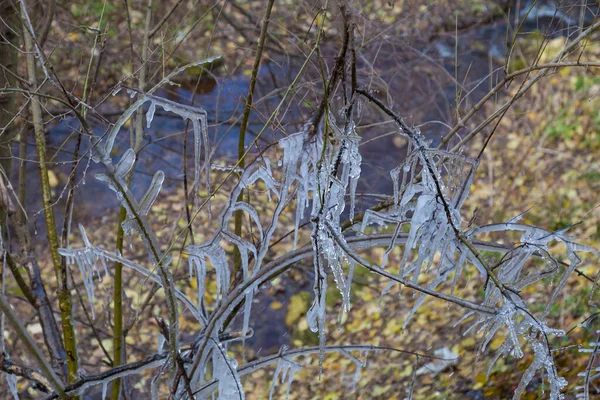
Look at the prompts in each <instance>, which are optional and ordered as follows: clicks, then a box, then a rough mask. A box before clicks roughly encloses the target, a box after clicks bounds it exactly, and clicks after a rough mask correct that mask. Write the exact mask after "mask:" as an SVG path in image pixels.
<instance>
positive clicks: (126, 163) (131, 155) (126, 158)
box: [115, 149, 135, 179]
mask: <svg viewBox="0 0 600 400" xmlns="http://www.w3.org/2000/svg"><path fill="white" fill-rule="evenodd" d="M134 163H135V151H134V150H133V149H129V150H127V151H126V152H125V154H123V156H122V157H121V159H120V160H119V163H118V164H117V166H116V167H115V176H116V177H117V178H119V179H125V177H126V176H127V174H128V173H129V171H131V167H132V166H133V164H134Z"/></svg>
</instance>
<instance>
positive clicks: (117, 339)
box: [111, 171, 133, 400]
mask: <svg viewBox="0 0 600 400" xmlns="http://www.w3.org/2000/svg"><path fill="white" fill-rule="evenodd" d="M131 173H132V174H133V171H132V172H131ZM126 218H127V210H125V207H123V206H121V210H120V211H119V222H118V223H117V225H118V226H117V242H116V249H117V252H118V253H119V254H123V239H124V237H125V233H124V232H123V222H125V219H126ZM113 303H114V309H113V311H114V317H113V326H114V330H113V364H114V365H115V366H118V365H121V364H122V363H123V359H124V356H125V346H124V345H125V335H124V332H123V264H122V263H121V262H116V263H115V272H114V288H113ZM120 394H121V380H120V379H117V380H116V381H115V382H114V383H113V386H112V389H111V399H112V400H119V396H120Z"/></svg>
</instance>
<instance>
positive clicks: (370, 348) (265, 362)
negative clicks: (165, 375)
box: [196, 344, 447, 398]
mask: <svg viewBox="0 0 600 400" xmlns="http://www.w3.org/2000/svg"><path fill="white" fill-rule="evenodd" d="M321 350H322V348H321V347H320V346H313V347H303V348H300V349H294V350H284V351H280V352H279V353H276V354H273V355H270V356H267V357H264V358H261V359H258V360H255V361H252V362H249V363H247V364H244V365H243V366H242V367H240V368H239V369H238V371H237V372H238V374H239V375H240V376H244V375H248V374H251V373H253V372H255V371H258V370H260V369H263V368H265V367H267V366H269V365H273V364H277V363H279V362H280V361H281V360H289V359H293V358H298V357H307V356H312V355H315V354H319V353H320V352H321ZM323 350H324V352H325V353H326V354H333V353H337V354H341V355H343V356H345V357H348V358H350V359H351V360H352V361H354V362H356V358H355V357H353V356H351V355H350V353H349V352H351V351H358V352H364V353H368V352H377V351H388V352H394V353H400V354H406V355H407V356H415V357H423V358H426V359H433V360H442V361H446V360H447V359H444V358H441V357H436V356H430V355H427V354H421V353H417V352H413V351H408V350H401V349H398V348H395V347H391V346H375V345H360V344H357V345H332V346H325V347H324V349H323ZM288 383H290V382H289V381H288ZM217 386H218V380H213V381H211V382H208V383H206V384H205V385H204V386H202V387H201V388H199V389H198V391H197V392H196V396H197V397H198V398H209V397H210V394H211V393H213V392H214V391H215V390H217Z"/></svg>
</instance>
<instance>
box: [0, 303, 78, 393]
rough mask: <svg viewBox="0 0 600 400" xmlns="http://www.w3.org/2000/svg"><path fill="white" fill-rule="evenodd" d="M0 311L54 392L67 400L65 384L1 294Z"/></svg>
mask: <svg viewBox="0 0 600 400" xmlns="http://www.w3.org/2000/svg"><path fill="white" fill-rule="evenodd" d="M0 311H2V312H3V313H4V315H6V317H7V319H8V322H10V324H11V325H12V326H13V328H14V329H15V331H16V333H17V336H18V337H19V339H21V341H22V342H23V345H24V346H25V350H26V351H27V352H28V353H29V355H30V356H31V357H33V358H34V359H35V361H36V363H37V364H38V366H39V367H40V370H41V371H42V372H43V373H44V376H45V377H46V378H47V379H48V381H49V382H50V385H52V388H53V389H54V391H55V392H56V393H58V395H59V396H60V398H61V399H67V398H68V397H67V395H66V394H65V391H64V389H63V383H62V382H61V381H60V378H59V377H58V376H57V375H56V373H55V372H54V370H53V369H52V367H51V366H50V363H48V360H47V359H46V357H45V356H44V353H43V352H42V350H41V349H40V348H39V347H38V345H37V344H36V343H35V341H34V340H33V338H32V337H31V336H30V335H29V332H27V328H25V327H24V326H23V324H22V323H21V320H20V318H19V317H18V316H17V314H15V312H14V311H13V309H12V307H11V306H10V304H9V303H8V301H7V300H6V297H4V295H3V294H0Z"/></svg>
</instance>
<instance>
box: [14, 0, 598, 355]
mask: <svg viewBox="0 0 600 400" xmlns="http://www.w3.org/2000/svg"><path fill="white" fill-rule="evenodd" d="M577 3H581V1H569V2H563V6H561V7H559V8H557V6H556V4H555V3H554V2H553V1H540V2H539V4H538V6H537V7H535V8H533V9H532V10H531V11H530V12H529V14H528V16H527V22H526V23H525V25H524V27H523V31H524V32H531V31H533V30H540V31H542V32H543V31H545V30H548V29H549V27H550V25H551V21H556V19H557V18H559V19H560V18H562V21H563V22H561V23H560V24H558V25H557V24H555V23H553V24H552V29H560V31H557V33H556V34H561V35H569V34H572V33H573V32H575V31H576V30H577V29H578V26H579V24H580V21H581V20H582V18H583V20H584V22H585V23H587V24H589V23H590V22H591V21H592V20H593V16H594V13H595V12H597V11H598V6H597V5H594V6H593V7H592V6H588V7H587V8H586V9H583V10H584V12H583V13H581V10H582V8H581V7H580V6H578V7H571V6H574V5H576V4H577ZM589 3H593V2H591V1H590V2H589ZM519 4H520V6H521V8H520V11H519V15H521V16H522V17H525V15H526V13H527V10H528V9H529V8H530V6H531V4H532V3H531V2H527V1H520V2H519ZM594 4H596V3H594ZM507 29H508V27H507V24H506V21H505V19H503V18H502V19H499V20H498V21H491V22H488V23H486V24H485V25H479V26H473V27H470V28H467V29H464V30H461V31H459V32H458V36H455V33H454V32H448V33H439V34H438V35H437V36H436V37H435V38H434V39H433V40H427V41H425V40H422V39H419V38H415V39H414V40H411V41H409V42H407V41H406V40H404V39H403V38H386V39H385V40H381V41H380V42H378V43H377V44H376V45H371V46H367V47H366V48H364V49H363V50H362V55H363V57H364V59H365V60H369V62H370V63H371V67H372V69H373V70H374V71H376V72H377V76H375V75H374V74H372V73H371V72H369V69H368V68H367V64H366V63H364V62H359V64H360V65H359V72H360V73H364V74H365V76H361V77H359V79H362V78H365V81H370V82H372V87H375V88H379V89H380V91H381V94H382V96H383V95H387V96H388V99H389V100H390V101H391V102H392V103H393V108H394V109H395V111H397V112H398V114H399V115H402V116H405V117H406V120H407V122H409V123H411V124H415V125H419V126H420V127H421V131H422V132H423V133H424V134H425V135H427V137H429V138H430V139H431V140H432V141H434V142H435V141H436V140H439V138H440V137H441V135H442V134H443V133H444V132H447V128H446V127H445V126H446V125H452V123H453V122H454V121H455V115H456V111H455V104H456V103H455V100H456V93H457V88H462V91H463V92H469V96H468V99H467V100H465V102H464V106H465V107H466V108H468V105H469V104H473V103H474V102H476V101H477V100H478V99H480V98H481V97H482V96H483V95H484V94H485V93H486V92H487V90H488V89H489V86H490V84H489V83H487V82H486V80H490V82H491V81H493V80H494V79H498V78H499V77H500V75H499V74H501V71H500V70H499V69H498V67H500V66H501V65H502V64H503V62H504V57H505V54H506V50H507V45H506V38H507ZM509 33H510V31H509ZM456 60H458V63H457V62H456ZM295 63H296V62H295V61H293V59H292V61H290V59H282V60H280V62H278V63H274V62H273V63H267V64H266V65H264V66H263V67H262V68H261V71H260V76H259V78H260V79H259V84H258V89H257V91H258V93H257V95H256V97H255V98H257V99H261V98H263V97H264V98H267V97H265V96H267V94H269V93H273V92H274V91H276V90H277V89H279V88H285V87H287V84H288V83H289V82H290V81H291V79H292V78H293V75H294V74H295V72H296V71H297V70H298V66H297V65H295ZM217 75H218V72H217ZM490 77H491V78H490ZM482 81H483V82H484V83H483V84H479V83H481V82H482ZM194 83H195V82H194ZM248 84H249V79H248V77H247V76H245V75H243V74H240V75H236V76H230V77H225V78H220V77H216V79H205V80H203V81H201V84H200V86H199V88H198V89H197V90H195V91H194V87H195V85H194V84H190V85H184V87H181V88H177V89H175V90H169V91H163V92H162V93H160V94H159V95H161V96H166V97H169V98H171V99H173V100H177V101H179V102H182V103H186V104H190V103H191V99H192V98H194V104H195V105H199V106H202V107H203V108H204V109H206V111H207V113H208V116H209V125H210V137H211V141H212V142H213V149H214V159H215V160H218V159H223V158H229V159H233V158H234V155H235V154H236V153H237V140H238V134H239V130H238V126H237V125H235V124H232V123H231V121H233V120H235V119H236V118H238V117H239V116H240V115H241V113H242V111H243V110H242V109H243V102H244V100H245V94H246V92H247V88H248ZM478 84H479V85H478ZM280 96H281V92H279V93H278V94H276V95H274V96H270V97H268V99H267V100H264V101H262V102H261V103H259V105H258V111H259V112H256V113H253V114H252V119H251V123H250V127H249V132H250V135H248V136H249V137H248V143H250V141H251V140H252V139H253V135H254V134H256V133H257V132H258V131H259V130H260V129H261V127H262V125H261V121H263V120H264V114H265V113H267V112H269V111H270V110H272V109H273V108H274V105H276V104H277V102H278V101H279V100H280ZM261 114H263V115H261ZM309 115H310V114H309V112H308V111H307V109H303V108H302V107H299V106H294V107H292V108H290V109H289V110H288V111H287V113H286V120H285V121H283V123H284V124H285V126H287V127H288V130H290V129H293V128H292V127H296V128H298V127H299V126H300V125H301V124H302V123H303V122H305V121H306V118H307V116H309ZM109 118H110V119H114V118H115V117H114V116H111V117H109ZM375 122H376V119H375V117H373V116H369V115H365V116H364V117H363V120H362V121H361V123H360V125H362V126H366V125H369V124H374V123H375ZM48 128H49V131H48V135H47V140H48V148H49V149H50V151H56V153H55V158H54V160H55V161H57V162H58V165H57V167H56V168H54V169H53V170H54V173H55V174H56V175H57V176H58V178H59V180H60V181H61V183H63V184H64V182H65V179H66V176H67V175H68V173H69V168H70V164H69V162H70V161H71V159H72V152H73V149H74V146H75V140H74V136H75V133H74V132H76V130H77V122H76V120H74V119H64V120H60V121H58V122H55V123H51V124H49V125H48ZM184 129H185V123H184V121H182V120H181V118H179V117H177V116H174V115H169V114H168V113H164V112H163V113H159V112H157V114H156V116H155V118H154V121H153V124H152V127H151V128H150V129H148V130H147V132H146V139H145V148H144V150H143V152H144V154H142V156H141V160H142V162H140V163H138V165H137V168H136V180H135V184H134V187H133V191H134V193H137V194H138V195H141V193H142V192H143V191H144V190H145V189H146V188H147V186H148V184H149V182H150V179H151V177H152V174H153V172H154V171H156V170H158V169H162V170H163V171H164V172H165V175H166V179H165V185H166V187H165V190H169V189H170V188H174V187H176V186H179V185H181V183H182V149H183V147H182V135H181V132H183V131H184ZM96 130H97V132H96V133H97V134H102V133H103V128H101V127H99V126H98V128H97V129H96ZM289 132H293V130H290V131H289ZM360 132H361V135H362V143H363V145H362V147H361V152H362V156H363V168H362V171H363V173H362V177H361V183H360V186H359V192H369V193H374V192H375V193H388V194H389V193H390V192H391V179H390V178H389V171H390V169H392V168H394V167H396V166H397V165H398V164H399V163H400V162H401V160H402V158H403V156H404V151H405V149H404V143H403V142H402V141H401V140H398V136H397V135H392V134H389V133H392V132H394V127H393V126H392V125H391V124H383V125H382V124H379V125H372V126H370V127H369V128H362V129H361V130H360ZM189 135H190V136H189V137H190V141H191V137H192V135H191V132H190V133H189ZM128 136H129V135H128V133H127V132H125V131H124V132H123V134H122V135H120V137H119V139H118V141H117V143H116V146H115V149H116V153H117V154H122V152H123V151H125V150H126V149H127V148H128V147H129V139H128ZM263 138H264V140H265V141H261V142H260V143H261V145H264V144H265V143H267V142H270V141H273V140H275V139H277V133H276V132H267V133H266V134H265V135H264V136H263ZM85 147H87V144H86V146H85ZM188 147H189V150H188V154H190V156H191V149H192V146H191V142H190V145H189V146H188ZM59 148H60V151H57V149H59ZM28 152H29V155H30V156H29V157H30V159H36V157H35V149H34V144H33V143H31V144H30V146H29V148H28ZM15 154H17V150H16V149H15ZM190 161H191V160H190ZM190 165H192V162H190ZM28 169H29V170H28V174H29V175H28V176H29V179H30V181H28V190H29V192H30V195H29V196H28V198H29V199H30V200H31V202H30V203H29V204H27V208H28V209H29V210H33V211H34V212H35V211H38V210H41V204H40V200H39V199H40V198H41V195H40V193H39V188H40V185H39V181H38V180H39V174H38V173H37V165H36V164H35V163H33V162H32V163H29V165H28ZM85 169H86V176H85V178H84V177H83V175H82V173H83V170H84V168H83V167H81V168H80V170H81V171H80V174H79V178H80V179H81V183H80V184H79V185H78V188H77V192H76V197H77V201H78V204H79V205H78V207H77V209H76V210H75V212H74V215H73V222H74V223H77V222H82V223H84V224H85V222H86V221H88V220H90V219H96V218H99V217H102V216H103V215H106V214H107V213H115V212H116V210H117V209H118V202H117V199H116V197H115V195H114V193H113V192H111V191H110V190H108V189H107V188H106V186H105V185H104V184H103V183H101V182H98V181H96V180H95V179H94V174H95V173H97V172H100V169H99V167H97V166H96V165H94V164H93V163H90V165H89V166H87V167H86V168H85ZM61 187H62V185H59V186H58V187H57V189H56V190H57V193H56V195H57V196H59V195H61V192H60V188H61ZM65 197H66V194H65V193H62V196H59V200H58V203H59V206H58V207H56V208H55V209H56V210H57V212H60V210H61V209H63V207H61V206H60V204H61V203H63V202H64V199H65ZM366 205H367V204H366V203H359V205H358V206H359V208H360V207H365V206H366ZM61 220H62V216H61V215H58V221H59V223H60V224H62V223H61V222H60V221H61ZM35 224H36V228H37V236H38V237H39V238H41V239H42V240H43V238H44V236H45V235H44V227H43V226H44V222H43V218H42V214H41V213H38V214H37V218H36V222H35ZM309 286H310V285H309V284H307V286H306V287H294V288H289V287H286V288H285V289H284V290H282V291H281V292H279V294H277V295H276V297H275V298H274V297H270V298H265V296H263V297H262V298H261V296H260V295H259V296H257V301H258V303H257V304H255V306H254V307H255V313H254V316H255V317H256V318H257V319H256V320H254V321H252V322H253V325H254V327H255V332H256V334H255V337H254V338H253V339H252V340H251V341H250V342H249V344H250V345H251V346H252V347H253V348H254V349H256V350H257V351H258V350H260V349H264V350H263V351H271V350H272V349H275V348H278V347H279V346H281V345H282V344H287V343H288V342H289V337H288V333H289V332H288V329H287V327H286V325H285V324H284V323H282V322H279V321H282V320H283V318H284V317H285V310H286V307H285V306H284V307H283V308H282V309H280V310H277V311H275V310H271V309H270V307H269V306H270V304H271V302H272V301H274V300H278V301H280V302H282V303H283V304H284V305H285V304H286V303H287V302H288V300H289V297H290V296H291V295H293V294H294V293H296V292H298V291H299V290H308V288H309ZM266 310H268V312H265V311H266ZM257 316H258V317H257ZM273 319H276V320H277V321H278V322H277V323H272V322H271V321H272V320H273Z"/></svg>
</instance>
